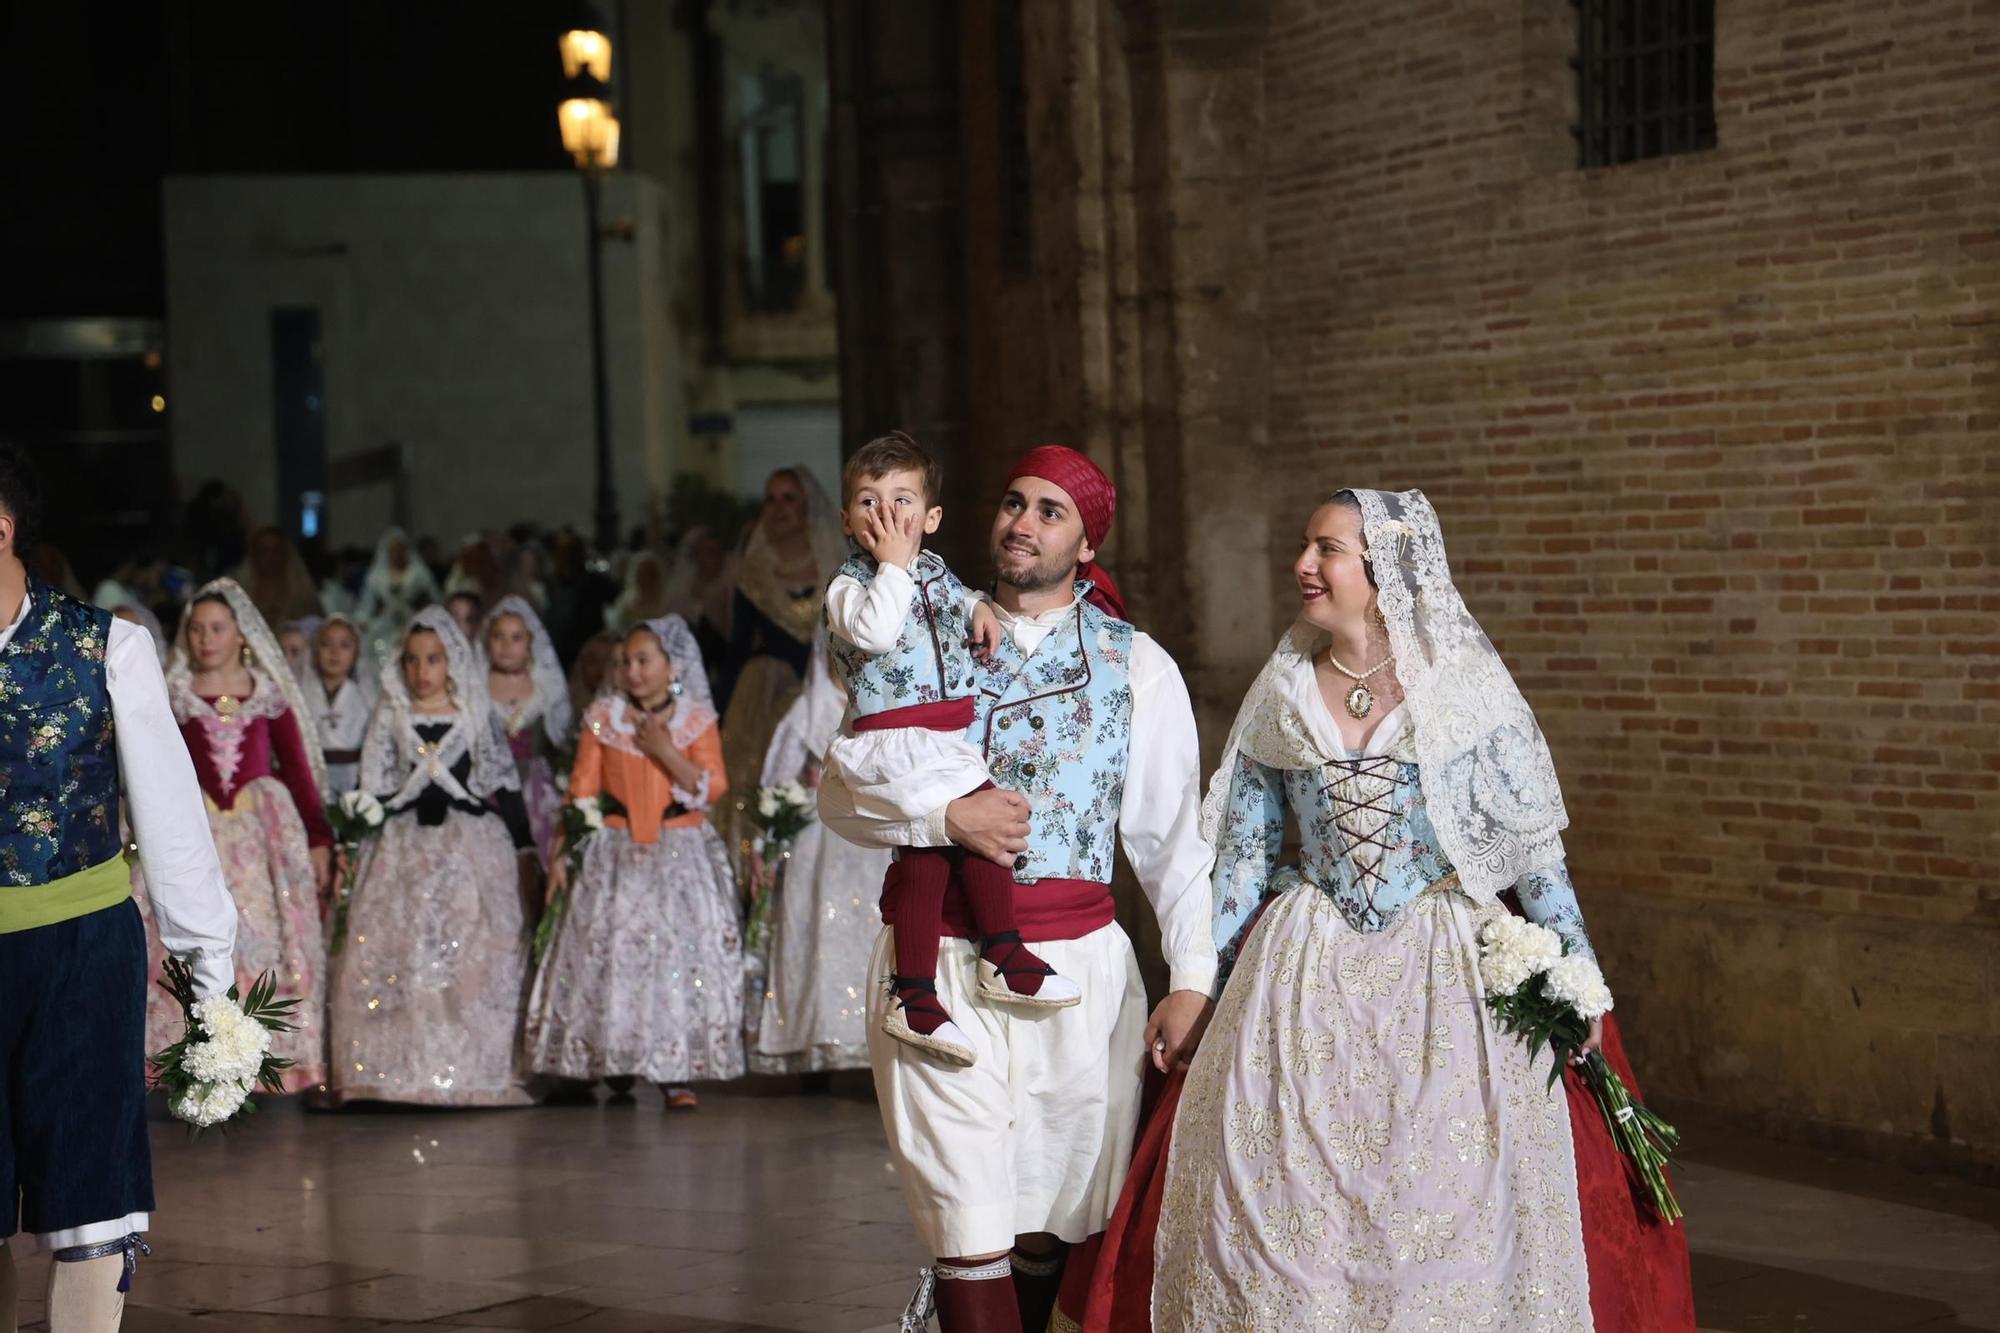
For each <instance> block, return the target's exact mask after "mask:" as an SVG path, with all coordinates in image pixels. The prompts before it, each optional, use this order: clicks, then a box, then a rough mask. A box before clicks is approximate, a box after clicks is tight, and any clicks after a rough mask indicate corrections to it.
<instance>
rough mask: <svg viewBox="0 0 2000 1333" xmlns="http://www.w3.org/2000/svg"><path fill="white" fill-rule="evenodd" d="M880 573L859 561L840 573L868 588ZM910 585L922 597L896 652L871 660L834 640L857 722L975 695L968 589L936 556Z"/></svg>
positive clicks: (915, 567)
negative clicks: (861, 719) (969, 640)
mask: <svg viewBox="0 0 2000 1333" xmlns="http://www.w3.org/2000/svg"><path fill="white" fill-rule="evenodd" d="M875 568H876V566H875V562H874V561H873V560H870V559H868V558H867V557H866V556H862V555H853V556H849V557H848V560H847V563H846V564H844V565H842V566H841V567H840V572H841V573H843V574H845V575H847V576H849V577H850V578H853V579H856V580H858V581H859V582H860V583H861V584H863V585H864V586H866V585H868V584H871V583H873V582H874V581H875ZM910 577H911V578H912V579H913V580H915V582H916V585H917V591H916V595H915V596H914V597H912V598H911V599H910V607H909V611H908V613H907V614H906V615H905V616H904V618H903V632H902V635H901V636H900V637H899V638H898V639H897V640H896V646H895V647H894V648H893V649H891V650H890V651H889V652H886V653H881V654H879V655H878V654H871V653H865V652H863V651H862V650H861V649H859V648H857V647H855V646H854V645H853V644H851V643H849V642H848V641H847V640H845V639H843V638H841V637H840V636H839V635H838V634H832V633H829V634H828V635H827V657H828V660H829V662H830V663H831V665H832V667H833V672H834V675H835V676H837V677H838V678H839V679H840V681H841V683H842V684H843V685H845V686H846V687H847V695H848V698H849V699H850V700H852V701H853V705H854V716H856V717H873V716H874V715H875V714H877V713H887V712H889V711H891V710H892V709H897V708H912V707H915V706H916V705H918V704H935V703H942V702H944V701H945V700H947V699H964V698H967V697H969V696H970V695H971V694H972V690H973V686H974V683H975V681H974V676H973V671H972V650H971V649H969V648H967V647H966V646H965V641H966V637H967V636H968V635H969V634H970V633H971V632H972V623H971V617H970V616H968V615H967V614H966V612H965V585H964V584H963V583H960V582H959V581H958V576H957V575H955V574H953V573H952V572H951V570H950V569H949V568H948V567H947V566H946V565H945V563H944V561H943V560H942V559H940V558H939V557H937V556H936V555H933V554H932V553H931V552H929V551H922V552H919V553H918V555H917V558H916V561H915V563H913V564H912V565H911V567H910Z"/></svg>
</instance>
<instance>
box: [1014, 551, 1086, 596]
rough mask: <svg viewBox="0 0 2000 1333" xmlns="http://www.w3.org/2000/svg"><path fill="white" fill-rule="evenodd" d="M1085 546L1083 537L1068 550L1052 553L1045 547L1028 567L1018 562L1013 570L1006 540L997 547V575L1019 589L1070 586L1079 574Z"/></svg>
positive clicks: (1043, 590) (1035, 590)
mask: <svg viewBox="0 0 2000 1333" xmlns="http://www.w3.org/2000/svg"><path fill="white" fill-rule="evenodd" d="M1082 550H1083V543H1082V542H1081V541H1079V542H1077V543H1076V544H1075V545H1074V546H1072V547H1070V548H1069V550H1068V551H1067V552H1066V553H1064V554H1060V555H1051V554H1049V553H1048V552H1046V551H1044V552H1042V553H1041V554H1039V555H1038V556H1037V557H1036V558H1035V559H1034V560H1033V561H1031V562H1030V563H1029V564H1028V565H1027V566H1026V567H1025V568H1023V567H1020V566H1016V567H1015V568H1014V569H1012V570H1011V571H1010V570H1009V568H1008V566H1007V564H1006V561H1007V560H1008V553H1007V549H1006V544H1005V543H1004V542H1002V543H1001V544H1000V545H999V546H996V547H994V549H993V571H994V577H995V578H997V579H998V580H999V581H1000V582H1002V583H1004V584H1006V585H1007V586H1008V587H1010V588H1013V589H1015V590H1016V591H1019V592H1045V591H1047V590H1048V589H1050V588H1058V587H1061V588H1066V587H1068V586H1069V585H1070V583H1071V582H1072V581H1074V579H1075V577H1076V558H1077V556H1078V555H1079V554H1080V553H1081V552H1082Z"/></svg>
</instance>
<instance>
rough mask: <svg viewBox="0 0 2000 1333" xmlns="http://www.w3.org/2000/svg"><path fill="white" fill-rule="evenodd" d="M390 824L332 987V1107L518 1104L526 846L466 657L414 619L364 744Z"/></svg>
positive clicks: (440, 624) (372, 856) (441, 624)
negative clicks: (366, 1102)
mask: <svg viewBox="0 0 2000 1333" xmlns="http://www.w3.org/2000/svg"><path fill="white" fill-rule="evenodd" d="M361 790H363V791H365V792H368V793H369V794H370V795H372V796H374V797H376V798H377V799H378V800H380V801H381V802H382V804H383V807H384V808H385V809H386V810H387V811H388V819H387V821H386V822H385V823H384V824H383V827H382V831H381V833H380V834H378V835H377V836H376V837H375V839H374V841H373V843H372V844H371V845H370V846H369V848H368V850H367V851H366V852H365V853H364V855H365V857H366V860H365V861H364V862H363V863H362V867H361V872H360V875H359V876H358V877H357V879H356V881H355V885H354V894H353V897H352V899H351V900H350V902H349V906H348V929H347V938H346V940H345V941H344V942H343V943H342V946H341V949H340V953H339V957H338V960H337V963H336V966H335V968H334V976H333V984H332V986H331V987H330V988H329V998H328V1019H327V1027H328V1032H329V1034H330V1038H331V1049H332V1052H333V1070H332V1078H331V1084H332V1088H333V1091H334V1093H335V1094H336V1096H337V1097H339V1098H340V1099H342V1100H346V1099H350V1098H365V1099H374V1100H379V1101H388V1102H413V1103H420V1104H425V1105H432V1106H525V1105H528V1104H529V1103H531V1102H532V1101H533V1100H534V1098H533V1097H532V1096H531V1095H530V1094H529V1091H528V1088H527V1087H526V1085H525V1083H524V1081H523V1079H522V1077H521V1073H520V1069H519V1062H518V1061H517V1059H516V1050H517V1045H518V1043H517V1037H518V1035H519V1032H520V1023H521V1002H522V998H523V995H524V992H525V991H526V988H527V979H528V931H527V925H526V916H525V913H524V911H523V884H522V881H523V880H524V879H525V878H528V877H530V876H532V874H533V869H534V839H533V837H532V836H531V835H530V833H529V831H528V814H527V811H526V809H524V808H523V806H522V804H521V792H520V778H519V777H518V776H517V774H516V773H515V770H514V756H513V754H512V753H511V752H510V751H509V750H508V748H507V738H506V735H505V734H504V733H503V732H502V731H501V730H500V724H499V722H498V721H497V720H496V719H495V718H494V717H493V714H492V709H491V705H489V704H488V703H487V700H486V682H485V679H484V677H483V676H482V675H481V674H480V672H479V671H478V669H477V668H476V667H474V665H473V661H472V648H471V645H469V644H467V643H466V641H465V636H464V635H462V634H460V633H459V632H458V626H457V625H455V624H453V623H452V619H451V616H450V615H449V614H448V613H447V612H446V611H445V609H444V608H443V607H441V606H433V607H427V608H426V609H424V610H422V611H419V612H418V613H417V615H416V617H415V618H414V619H413V620H412V621H411V622H410V626H409V629H408V630H407V631H406V632H405V633H404V634H403V636H402V648H401V651H400V654H399V659H398V660H397V661H395V662H392V663H391V664H390V665H389V666H387V667H385V668H384V669H383V672H382V702H381V704H380V705H379V706H378V707H377V708H376V710H375V718H374V720H373V721H372V722H370V723H369V725H368V737H367V739H366V740H365V741H364V742H363V743H362V746H361Z"/></svg>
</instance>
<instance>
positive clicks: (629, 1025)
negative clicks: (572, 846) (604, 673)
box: [526, 616, 743, 1110]
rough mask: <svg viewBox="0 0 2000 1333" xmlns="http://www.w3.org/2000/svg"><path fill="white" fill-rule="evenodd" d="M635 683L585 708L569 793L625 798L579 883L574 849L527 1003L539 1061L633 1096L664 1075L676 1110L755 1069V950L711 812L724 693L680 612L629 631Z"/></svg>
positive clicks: (559, 875) (554, 880) (560, 878)
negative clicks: (749, 1012)
mask: <svg viewBox="0 0 2000 1333" xmlns="http://www.w3.org/2000/svg"><path fill="white" fill-rule="evenodd" d="M622 670H623V689H622V690H621V691H620V692H618V693H614V694H607V695H605V696H603V697H602V698H600V699H598V701H597V702H596V703H594V704H592V705H591V706H590V708H589V710H588V711H586V712H585V714H584V725H583V728H582V731H581V734H580V736H579V737H578V740H577V750H576V767H575V768H574V769H573V770H572V771H571V773H570V783H569V797H570V799H571V800H572V801H578V802H582V801H589V800H592V799H594V798H595V797H597V796H598V795H599V794H600V793H603V794H606V795H609V796H611V797H612V798H614V799H615V800H616V801H617V802H618V803H619V805H620V806H622V807H623V809H624V813H623V814H613V815H611V816H610V817H609V818H607V819H606V820H605V827H604V828H603V829H602V830H600V831H599V832H597V833H595V834H593V835H591V838H590V841H589V842H588V844H586V845H585V847H584V850H583V868H582V871H581V873H579V874H578V875H577V877H576V879H575V882H574V883H568V880H569V876H568V870H567V866H566V864H565V862H564V861H563V860H562V858H561V855H560V853H558V856H557V858H556V861H555V869H554V871H553V872H552V874H551V876H550V883H551V891H552V892H553V891H554V890H557V889H560V888H562V887H564V886H565V885H566V884H567V885H568V888H569V890H570V892H569V906H568V908H567V909H566V910H565V911H564V913H563V919H562V923H561V925H560V926H559V927H558V929H557V931H556V935H555V939H554V942H553V943H552V944H551V945H550V946H549V953H548V957H547V958H545V959H544V960H543V963H542V968H541V972H540V975H539V976H538V977H537V978H536V981H535V993H534V998H533V999H532V1000H531V1002H530V1003H529V1007H528V1024H527V1043H526V1044H527V1049H528V1061H529V1064H530V1066H531V1067H532V1068H533V1069H534V1070H535V1071H536V1072H538V1073H543V1074H552V1075H556V1076H558V1077H561V1078H565V1079H575V1080H581V1081H591V1080H595V1079H600V1078H602V1079H604V1080H606V1082H607V1083H609V1084H610V1086H611V1089H612V1092H613V1094H614V1095H616V1096H621V1097H623V1096H629V1095H630V1093H631V1087H632V1083H633V1080H634V1079H640V1078H643V1079H650V1080H652V1081H653V1082H655V1083H658V1084H660V1086H661V1090H662V1091H663V1092H664V1093H665V1094H666V1104H667V1108H668V1109H669V1110H680V1109H687V1108H692V1107H693V1106H694V1105H695V1094H694V1092H693V1091H692V1090H691V1089H690V1088H688V1087H687V1086H686V1084H687V1083H689V1082H692V1081H695V1080H704V1079H729V1078H735V1077H736V1076H737V1075H739V1074H741V1073H742V1072H743V1009H742V1000H743V949H742V932H741V928H740V923H739V917H738V914H737V902H736V884H735V879H734V876H733V875H732V874H731V871H730V867H729V857H728V856H727V854H726V853H725V850H724V848H723V845H722V840H721V838H720V837H718V836H717V835H716V832H715V829H714V827H713V826H712V825H710V823H709V822H708V811H709V810H710V808H711V807H712V806H713V805H714V803H715V802H716V801H717V800H719V799H721V798H722V797H723V796H724V795H725V794H726V793H727V792H728V790H729V781H728V778H727V776H726V775H725V773H724V771H723V767H722V741H721V738H720V737H719V736H718V735H717V724H716V717H715V705H714V702H713V701H712V700H711V698H710V697H709V690H708V673H707V672H706V671H704V670H703V669H702V665H701V652H700V649H699V648H697V647H696V645H695V641H694V635H693V634H692V633H691V632H690V631H689V630H688V627H687V623H686V622H685V621H683V620H682V619H681V618H680V617H679V616H666V617H664V618H662V619H659V620H654V621H649V622H648V623H646V624H644V625H641V626H639V627H637V628H636V629H634V630H632V631H631V632H630V633H629V634H627V635H626V636H625V643H624V652H623V658H622Z"/></svg>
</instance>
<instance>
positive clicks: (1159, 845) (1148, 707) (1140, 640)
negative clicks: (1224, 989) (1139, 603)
mask: <svg viewBox="0 0 2000 1333" xmlns="http://www.w3.org/2000/svg"><path fill="white" fill-rule="evenodd" d="M1118 841H1119V845H1120V846H1121V847H1123V848H1124V849H1125V859H1126V860H1127V861H1129V862H1130V863H1131V865H1132V871H1133V873H1134V874H1136V875H1137V876H1138V877H1139V887H1140V888H1141V889H1142V890H1144V892H1145V894H1146V900H1147V901H1148V902H1150V903H1152V905H1153V915H1154V916H1156V917H1158V918H1159V922H1160V951H1161V952H1162V953H1164V954H1165V955H1166V960H1167V970H1168V973H1169V980H1168V986H1169V988H1170V989H1173V990H1191V991H1200V992H1201V993H1202V994H1203V995H1207V994H1209V993H1211V992H1212V991H1213V990H1214V988H1215V968H1216V959H1215V940H1214V937H1213V932H1212V931H1211V930H1210V927H1209V916H1210V911H1211V903H1210V898H1211V892H1210V888H1209V879H1210V875H1211V872H1212V871H1213V870H1214V868H1215V849H1214V848H1212V847H1210V846H1209V845H1208V844H1207V843H1206V842H1204V841H1202V837H1201V739H1200V737H1199V735H1198V734H1197V733H1196V730H1195V721H1194V705H1193V703H1191V702H1190V701H1189V699H1188V692H1187V683H1186V682H1185V681H1183V680H1182V679H1181V671H1180V668H1179V667H1178V666H1176V665H1175V664H1174V659H1173V658H1171V657H1169V656H1167V652H1166V650H1165V649H1164V648H1162V647H1160V645H1159V644H1157V643H1155V642H1154V641H1153V640H1152V639H1151V638H1149V637H1148V636H1147V635H1144V634H1139V633H1135V634H1134V635H1133V636H1132V748H1131V756H1130V758H1129V759H1128V761H1127V763H1126V767H1125V799H1124V804H1123V806H1122V807H1121V808H1120V810H1119V813H1118Z"/></svg>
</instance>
